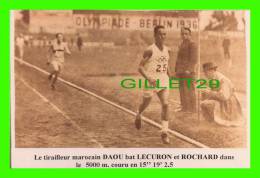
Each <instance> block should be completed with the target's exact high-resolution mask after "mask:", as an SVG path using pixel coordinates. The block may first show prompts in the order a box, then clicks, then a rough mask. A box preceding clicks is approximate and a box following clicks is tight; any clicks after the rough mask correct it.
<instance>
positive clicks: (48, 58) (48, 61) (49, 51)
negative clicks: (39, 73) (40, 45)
mask: <svg viewBox="0 0 260 178" xmlns="http://www.w3.org/2000/svg"><path fill="white" fill-rule="evenodd" d="M52 55H53V46H52V45H51V46H50V48H49V50H48V54H47V63H46V64H47V65H49V64H50V61H51V58H52Z"/></svg>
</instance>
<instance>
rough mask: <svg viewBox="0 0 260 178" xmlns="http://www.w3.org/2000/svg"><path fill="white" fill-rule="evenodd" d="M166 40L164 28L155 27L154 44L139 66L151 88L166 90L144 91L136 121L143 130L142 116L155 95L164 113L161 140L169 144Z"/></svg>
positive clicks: (146, 52)
mask: <svg viewBox="0 0 260 178" xmlns="http://www.w3.org/2000/svg"><path fill="white" fill-rule="evenodd" d="M165 38H166V32H165V28H164V26H161V25H158V26H155V27H154V40H155V42H154V44H152V45H151V46H149V47H148V48H147V49H146V50H145V51H144V54H143V59H142V60H141V62H140V64H139V68H138V71H139V72H140V74H141V75H142V76H143V77H144V78H145V79H146V80H148V82H149V84H150V86H152V87H156V86H158V85H160V86H161V87H162V88H163V87H166V89H162V88H154V89H144V93H143V101H142V103H141V104H140V106H139V110H138V112H137V115H136V119H135V126H136V128H137V129H138V130H139V129H141V119H142V117H141V115H142V113H143V111H144V110H145V109H146V108H147V107H148V105H149V104H150V102H151V99H152V96H153V94H154V93H156V94H157V96H158V97H159V99H160V102H161V106H162V112H161V120H162V132H161V138H162V141H163V143H164V144H169V143H170V139H169V137H168V108H169V106H168V105H169V104H168V97H169V90H168V89H167V88H168V86H169V76H170V70H169V67H168V66H169V65H168V62H169V58H170V51H169V48H168V47H166V46H165V45H164V41H165Z"/></svg>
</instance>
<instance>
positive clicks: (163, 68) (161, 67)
mask: <svg viewBox="0 0 260 178" xmlns="http://www.w3.org/2000/svg"><path fill="white" fill-rule="evenodd" d="M165 71H167V64H163V65H161V64H158V65H157V67H156V72H165Z"/></svg>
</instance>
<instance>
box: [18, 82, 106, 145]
mask: <svg viewBox="0 0 260 178" xmlns="http://www.w3.org/2000/svg"><path fill="white" fill-rule="evenodd" d="M19 80H20V81H22V83H23V84H24V85H25V86H26V87H28V88H30V89H31V90H32V91H33V92H34V93H35V94H37V95H38V96H39V97H40V98H41V99H42V100H43V101H44V102H46V103H47V104H49V105H50V106H51V107H53V109H54V110H56V111H57V112H59V113H60V114H61V115H62V116H63V117H64V118H65V119H67V120H68V121H69V122H71V123H72V125H73V126H74V127H76V128H77V129H78V130H79V131H80V132H81V133H82V134H83V135H85V136H86V137H90V136H89V135H87V134H86V133H85V131H84V130H83V129H82V128H81V127H80V126H79V125H78V124H77V123H76V122H74V121H73V120H72V119H71V118H70V117H69V116H68V115H67V114H66V113H65V112H63V111H62V110H61V109H59V108H58V107H57V106H56V105H55V104H53V103H52V102H51V101H50V100H48V99H47V98H46V97H45V96H43V95H42V94H41V93H40V92H38V91H37V90H36V89H35V88H33V87H32V86H30V85H29V84H28V83H27V82H26V81H24V80H23V79H19ZM90 141H91V142H94V143H95V144H97V145H98V147H100V148H103V145H102V144H101V143H99V142H98V141H97V140H95V139H93V138H90Z"/></svg>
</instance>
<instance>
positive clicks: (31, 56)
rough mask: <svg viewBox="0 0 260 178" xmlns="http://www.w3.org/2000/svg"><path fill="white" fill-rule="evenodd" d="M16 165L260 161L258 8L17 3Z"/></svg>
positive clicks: (221, 164)
mask: <svg viewBox="0 0 260 178" xmlns="http://www.w3.org/2000/svg"><path fill="white" fill-rule="evenodd" d="M11 19H12V23H11V29H12V30H11V32H10V34H11V38H10V40H11V59H10V61H11V80H12V82H11V83H12V86H11V93H12V101H11V103H12V107H11V108H12V117H11V136H12V138H11V167H12V168H249V167H250V105H249V103H250V101H249V99H250V98H249V95H250V75H249V74H250V53H249V52H250V46H249V44H250V43H249V41H250V34H249V31H250V12H249V11H246V10H208V11H206V10H203V11H198V10H167V11H158V10H157V11H152V10H139V11H136V10H129V11H126V10H124V11H123V10H14V11H12V12H11Z"/></svg>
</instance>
